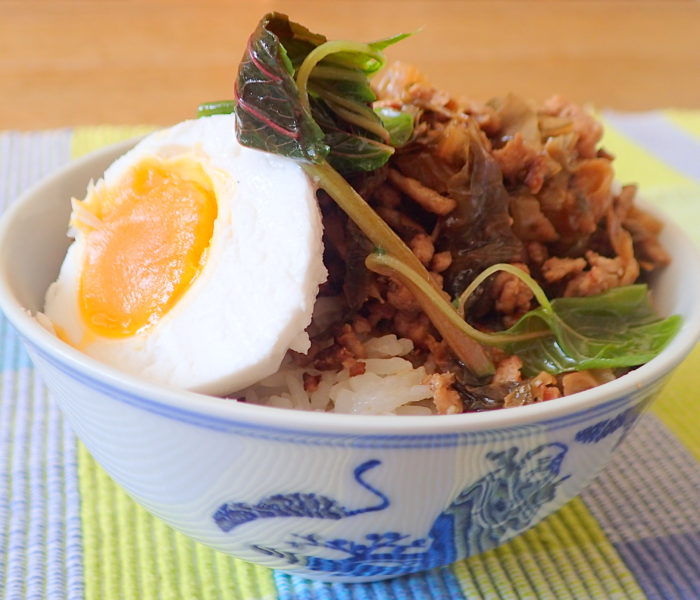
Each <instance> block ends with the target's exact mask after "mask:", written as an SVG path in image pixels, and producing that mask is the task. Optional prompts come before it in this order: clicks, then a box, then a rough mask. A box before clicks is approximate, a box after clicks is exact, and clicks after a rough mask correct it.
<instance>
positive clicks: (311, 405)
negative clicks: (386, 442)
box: [237, 334, 433, 415]
mask: <svg viewBox="0 0 700 600" xmlns="http://www.w3.org/2000/svg"><path fill="white" fill-rule="evenodd" d="M364 346H365V349H366V351H367V358H366V359H363V360H362V362H364V363H365V365H366V369H365V372H364V373H363V374H362V375H355V376H354V377H350V373H349V372H348V370H347V369H343V370H341V371H339V372H338V373H334V372H329V371H318V370H316V369H313V368H310V367H299V366H297V365H295V364H294V363H292V362H291V361H285V363H283V365H282V367H281V368H280V370H279V371H277V373H275V374H273V375H271V376H270V377H267V378H266V379H263V380H262V381H260V382H258V383H257V384H256V385H254V386H252V387H250V388H247V389H245V390H242V391H241V392H240V394H237V395H241V396H244V397H245V399H246V402H249V403H252V404H264V405H267V406H275V407H279V408H293V409H297V410H313V411H320V412H328V411H330V412H338V413H349V414H363V415H381V414H400V415H428V414H432V413H433V410H431V408H430V407H429V404H430V403H429V402H426V401H427V400H430V399H431V398H432V395H433V394H432V391H431V390H430V387H429V386H428V385H425V384H423V380H424V379H425V376H426V370H425V368H424V367H418V368H413V365H412V364H411V363H410V362H409V361H408V360H406V359H405V358H401V357H402V356H405V355H406V354H408V353H409V352H411V350H413V342H412V341H411V340H408V339H399V338H397V337H396V336H395V335H394V334H390V335H385V336H382V337H378V338H372V339H370V340H368V341H366V342H365V343H364ZM304 373H308V374H309V375H319V376H320V378H321V379H320V382H319V385H318V388H317V389H316V390H315V391H313V392H311V393H309V392H307V391H306V390H305V389H304Z"/></svg>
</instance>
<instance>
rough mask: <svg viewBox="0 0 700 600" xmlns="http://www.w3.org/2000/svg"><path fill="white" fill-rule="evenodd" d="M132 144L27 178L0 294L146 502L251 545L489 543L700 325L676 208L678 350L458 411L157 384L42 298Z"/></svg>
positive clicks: (101, 453)
mask: <svg viewBox="0 0 700 600" xmlns="http://www.w3.org/2000/svg"><path fill="white" fill-rule="evenodd" d="M130 146H131V144H130V143H127V144H120V145H116V146H113V147H110V148H108V149H106V150H103V151H101V152H98V153H95V154H93V155H90V156H88V157H86V158H85V159H83V160H81V161H77V162H75V163H73V164H72V165H70V166H68V167H67V168H65V169H63V170H61V171H60V172H58V173H56V174H55V175H54V176H52V177H51V178H49V179H47V180H46V181H44V182H43V183H42V184H40V185H39V186H37V187H35V188H34V189H32V190H30V191H29V192H28V193H27V194H25V195H24V197H23V198H21V199H20V200H19V201H18V202H17V203H16V204H15V205H14V206H13V207H12V208H11V209H10V210H9V211H8V212H7V214H6V215H5V217H4V220H3V223H2V227H1V229H0V249H1V253H0V307H1V308H2V310H3V311H4V312H5V314H6V315H7V317H8V318H9V319H10V321H11V322H12V323H13V324H14V326H15V327H16V328H17V330H18V331H19V332H20V334H21V336H22V338H23V339H24V342H25V344H26V347H27V350H28V352H29V354H30V355H31V357H32V359H33V361H34V364H35V365H36V368H37V369H38V370H39V372H40V373H41V375H42V377H43V378H44V380H45V382H46V384H47V385H48V387H49V388H50V390H51V391H52V393H53V396H54V397H55V399H56V401H57V402H58V403H59V405H60V407H61V409H62V410H63V412H64V414H65V415H66V418H67V419H68V421H69V422H70V425H71V426H72V428H73V429H74V430H75V432H76V433H77V435H78V436H79V438H80V439H81V440H82V441H83V442H84V443H85V445H86V446H87V448H88V449H89V451H90V452H91V453H92V455H93V456H94V457H95V459H96V460H97V461H98V462H99V463H100V464H101V465H102V467H103V468H104V469H105V470H106V471H107V472H108V473H109V474H110V475H111V476H112V477H113V478H114V480H115V481H117V482H118V483H119V484H120V485H121V486H122V487H123V488H124V489H125V490H126V491H127V492H128V493H129V494H130V495H131V496H132V497H133V498H134V499H135V500H136V501H137V502H138V503H139V504H141V505H142V506H144V507H145V508H147V509H148V510H149V511H151V512H152V513H153V514H155V515H157V516H158V517H160V518H161V519H163V520H164V521H166V522H167V523H169V524H171V525H172V526H173V527H175V528H176V529H178V530H180V531H182V532H183V533H185V534H186V535H188V536H190V537H192V538H194V539H196V540H198V541H200V542H202V543H204V544H207V545H209V546H211V547H213V548H216V549H218V550H220V551H222V552H225V553H229V554H232V555H235V556H237V557H239V558H242V559H245V560H249V561H251V562H256V563H259V564H262V565H266V566H269V567H273V568H277V569H283V570H285V571H288V572H290V573H295V574H299V575H303V576H306V577H311V578H318V579H324V580H329V581H330V580H333V581H369V580H374V579H383V578H388V577H394V576H396V575H401V574H404V573H411V572H414V571H420V570H423V569H428V568H431V567H435V566H438V565H443V564H447V563H450V562H453V561H455V560H458V559H461V558H464V557H466V556H469V555H472V554H476V553H479V552H482V551H484V550H488V549H489V548H492V547H494V546H497V545H498V544H501V543H503V542H505V541H506V540H508V539H509V538H511V537H513V536H515V535H517V534H518V533H520V532H522V531H524V530H526V529H528V528H529V527H532V526H533V525H535V524H536V523H537V522H538V521H540V520H541V519H542V518H544V517H545V516H547V515H548V514H550V513H552V512H553V511H555V510H556V509H557V508H559V507H560V506H561V505H562V504H564V503H565V502H567V501H568V500H570V499H571V498H573V497H574V496H576V495H577V494H578V493H579V492H580V491H581V490H582V489H583V487H584V486H586V485H587V484H588V483H589V482H590V481H591V480H592V479H593V478H594V477H595V476H596V474H597V473H598V472H599V471H600V470H601V469H602V468H603V467H604V466H605V464H606V463H607V461H608V460H609V458H610V456H611V454H612V453H613V451H614V450H615V448H616V447H617V446H618V445H619V444H620V442H621V441H622V440H623V439H624V437H625V435H626V434H627V433H628V432H629V430H630V428H631V427H632V426H633V425H634V423H635V422H636V421H637V419H638V418H639V416H640V414H641V413H642V412H643V411H644V410H645V408H646V407H647V406H648V405H649V403H650V402H651V400H652V399H653V398H654V396H655V395H656V394H657V393H658V391H659V389H660V388H661V386H662V385H663V383H664V380H665V379H666V377H667V376H668V375H669V373H670V372H671V371H672V370H673V368H674V367H675V366H676V365H677V364H678V363H679V362H680V361H681V360H682V359H683V357H684V356H686V355H687V354H688V352H689V351H690V350H691V349H692V347H693V345H694V344H695V343H696V341H697V339H698V338H699V337H700V278H697V277H695V276H693V277H688V274H691V273H693V274H697V273H699V272H700V257H699V255H698V251H697V250H696V249H695V248H694V246H693V245H692V243H691V242H690V241H689V240H688V239H687V237H686V236H685V235H684V234H683V233H682V231H681V230H680V229H679V228H678V227H677V226H675V225H673V224H672V223H670V222H669V223H667V225H666V229H665V231H664V233H663V236H662V240H663V242H664V243H665V244H666V247H667V248H668V249H669V251H670V252H671V254H672V256H673V263H672V265H671V266H670V267H668V268H666V269H664V271H663V273H661V274H660V275H659V276H658V278H657V279H656V280H655V281H654V283H653V289H654V298H655V302H656V304H657V307H658V308H659V310H660V311H661V312H662V313H663V314H673V313H678V314H681V315H682V316H683V318H684V323H683V327H682V329H681V331H680V333H679V334H678V336H677V337H676V338H675V339H674V340H673V341H672V342H671V344H670V345H669V346H668V348H666V350H664V351H663V353H662V354H661V355H660V356H658V357H657V358H655V359H654V360H652V361H651V362H649V363H648V364H646V365H644V366H642V367H640V368H639V369H637V370H635V371H634V372H632V373H630V374H628V375H625V376H624V377H622V378H620V379H618V380H616V381H613V382H611V383H607V384H605V385H603V386H601V387H599V388H596V389H593V390H589V391H585V392H581V393H578V394H575V395H574V396H569V397H565V398H561V399H556V400H551V401H548V402H545V403H542V404H535V405H530V406H524V407H518V408H510V409H504V410H500V411H495V412H488V413H478V414H465V415H454V416H447V417H435V416H432V417H419V416H415V417H405V416H404V417H396V416H369V417H365V416H354V415H338V414H325V413H306V412H296V411H290V410H284V409H276V408H270V407H262V406H253V405H247V404H240V403H236V402H235V401H231V400H223V399H219V398H213V397H208V396H203V395H199V394H194V393H190V392H183V391H178V390H174V389H168V388H165V387H159V386H155V385H151V384H148V383H145V382H143V381H140V380H139V379H136V378H134V377H130V376H127V375H124V374H122V373H120V372H119V371H117V370H115V369H112V368H109V367H107V366H105V365H102V364H100V363H98V362H96V361H94V360H92V359H90V358H88V357H87V356H84V355H83V354H81V353H79V352H78V351H77V350H75V349H73V348H71V347H70V346H68V345H66V344H64V343H63V342H61V341H60V340H58V339H56V338H55V337H54V336H52V335H51V334H50V333H48V332H47V331H46V330H45V329H43V328H42V327H41V326H40V325H39V323H38V322H37V321H36V320H35V319H34V318H32V316H31V314H33V313H36V311H38V310H40V309H41V308H42V305H43V298H44V293H45V290H46V288H47V286H48V285H49V283H50V282H51V281H53V280H54V279H55V277H56V274H57V273H58V269H59V266H60V264H61V262H62V260H63V256H64V254H65V250H66V247H67V245H68V241H69V240H68V239H67V238H66V234H65V231H66V223H67V220H68V215H69V212H70V198H71V196H76V197H80V196H81V195H82V194H83V193H84V191H85V187H86V183H87V182H88V181H89V180H90V179H91V178H97V177H99V176H100V175H101V174H102V172H103V171H104V169H105V168H106V167H107V166H108V165H109V164H110V163H111V162H112V161H113V160H114V159H115V158H116V157H117V156H119V155H121V154H122V153H124V152H125V151H126V150H127V149H128V148H129V147H130Z"/></svg>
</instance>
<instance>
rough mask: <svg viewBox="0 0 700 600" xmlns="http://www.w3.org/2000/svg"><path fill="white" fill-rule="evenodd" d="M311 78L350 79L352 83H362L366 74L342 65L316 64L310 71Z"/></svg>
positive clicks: (365, 78)
mask: <svg viewBox="0 0 700 600" xmlns="http://www.w3.org/2000/svg"><path fill="white" fill-rule="evenodd" d="M310 77H311V79H331V80H334V81H352V82H353V83H359V84H364V83H365V82H366V81H367V76H366V75H365V74H364V73H362V72H358V71H353V70H351V69H345V68H343V67H326V66H324V65H318V64H317V65H316V66H315V67H314V70H313V72H312V73H311V76H310Z"/></svg>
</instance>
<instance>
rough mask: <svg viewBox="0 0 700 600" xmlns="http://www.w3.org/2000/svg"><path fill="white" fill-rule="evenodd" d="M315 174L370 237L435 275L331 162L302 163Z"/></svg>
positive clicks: (426, 277) (426, 276) (424, 275)
mask: <svg viewBox="0 0 700 600" xmlns="http://www.w3.org/2000/svg"><path fill="white" fill-rule="evenodd" d="M301 166H302V167H303V169H304V170H305V171H306V173H307V174H308V175H309V176H311V177H312V178H313V179H314V180H315V181H316V182H317V183H318V184H319V185H320V186H321V187H322V188H323V189H324V190H326V192H328V194H329V195H330V196H331V198H333V200H335V202H336V203H337V204H338V206H340V208H341V209H342V210H343V211H344V212H345V213H346V214H347V215H348V217H350V219H352V220H353V221H354V222H355V224H356V225H357V226H358V227H359V228H360V229H361V230H362V231H363V233H364V234H365V235H366V236H367V237H368V238H369V239H370V241H371V242H372V243H373V244H374V245H375V246H376V247H377V248H381V249H382V250H383V251H384V252H386V253H388V254H391V255H392V256H395V257H396V258H398V259H399V260H401V261H402V262H404V263H405V264H407V265H408V266H409V267H410V268H411V269H413V270H414V271H416V272H417V273H419V274H420V277H421V278H423V279H424V280H425V281H428V282H431V281H432V279H431V278H430V275H429V274H428V271H427V270H426V268H425V267H424V266H423V263H421V262H420V261H419V260H418V258H416V255H415V254H413V252H412V251H411V249H410V248H409V247H408V246H406V244H404V242H403V240H402V239H401V238H400V237H399V236H398V235H396V233H395V232H394V230H393V229H392V228H391V227H389V225H388V224H387V223H386V221H384V219H382V218H381V217H380V216H379V215H378V214H377V213H376V212H374V210H373V209H372V207H371V206H370V205H369V204H367V202H365V200H364V198H362V196H360V194H358V193H357V192H356V191H355V190H354V189H353V187H352V186H351V185H350V184H349V183H348V182H347V181H346V180H345V179H344V178H343V177H342V175H340V173H338V172H337V171H336V170H335V169H334V168H333V167H331V166H330V165H329V164H328V163H327V162H323V163H320V164H313V163H301Z"/></svg>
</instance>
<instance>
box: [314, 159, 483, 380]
mask: <svg viewBox="0 0 700 600" xmlns="http://www.w3.org/2000/svg"><path fill="white" fill-rule="evenodd" d="M301 165H302V167H303V169H304V170H305V171H306V173H307V174H308V175H309V176H310V177H312V178H313V179H314V180H315V181H317V182H318V183H319V185H320V186H321V187H322V188H323V189H324V190H325V191H326V192H327V193H328V194H329V195H330V196H331V198H333V200H335V202H336V203H337V204H338V206H340V208H341V209H342V210H343V211H344V212H345V213H346V214H347V215H348V217H350V219H351V220H352V221H354V223H355V224H356V225H357V226H358V227H359V228H360V229H361V230H362V232H363V233H364V234H365V235H366V236H367V237H368V238H369V239H370V241H371V242H372V243H373V244H374V245H375V246H376V247H377V248H379V249H381V251H382V252H381V253H380V254H378V253H375V254H371V255H370V256H368V257H367V261H366V264H367V267H368V268H370V269H372V268H373V267H376V268H377V269H381V268H386V269H387V272H386V274H387V275H390V276H394V275H396V274H399V275H401V277H399V281H401V282H402V283H405V284H407V287H408V289H409V291H411V293H412V294H413V295H414V296H415V297H416V299H417V300H418V302H419V303H420V305H421V308H422V309H423V311H424V312H425V313H426V314H427V315H428V318H430V320H431V322H432V323H433V325H434V326H435V328H436V329H437V330H438V331H439V332H440V335H442V337H443V339H444V340H445V341H446V342H447V344H448V345H449V346H450V348H451V349H452V351H453V352H454V353H455V355H456V356H457V358H459V359H460V360H461V361H462V362H463V363H464V364H465V366H467V367H468V368H469V369H471V370H472V371H473V372H474V374H475V375H476V376H477V377H485V376H487V375H491V374H493V370H494V369H493V364H492V363H491V361H490V359H489V358H488V356H487V355H486V353H485V351H484V349H483V348H482V347H481V346H479V344H478V343H477V342H476V341H474V340H473V339H472V338H471V337H468V334H467V336H466V337H465V336H464V335H463V334H462V331H461V326H460V328H456V327H455V326H454V325H455V322H456V323H460V322H461V323H462V324H465V325H466V323H464V321H463V320H462V319H461V318H460V317H459V315H458V314H457V313H456V311H455V309H454V307H453V306H452V305H451V304H450V303H449V302H448V301H447V300H446V299H445V298H444V297H443V294H444V292H443V291H442V290H441V289H440V288H439V287H438V286H437V285H436V284H435V282H434V281H433V279H432V278H431V277H430V274H429V273H428V271H427V269H426V268H425V267H424V266H423V263H421V262H420V261H419V260H418V258H417V257H416V255H415V254H413V252H412V251H411V249H410V248H409V247H408V246H406V244H404V242H403V240H401V238H400V237H399V236H398V235H396V233H395V232H394V230H393V229H391V227H389V225H388V224H387V223H386V222H385V221H384V219H382V218H381V217H380V216H379V215H378V214H377V213H376V212H374V210H373V209H372V207H371V206H370V205H369V204H367V202H365V200H364V199H363V198H362V196H360V195H359V194H358V193H357V192H356V191H355V190H354V189H353V188H352V186H351V185H350V184H349V183H348V182H347V181H346V180H345V179H343V177H342V176H341V175H340V174H339V173H338V172H337V171H336V170H335V169H334V168H333V167H331V166H330V165H329V164H328V163H326V162H323V163H321V164H312V163H301ZM373 257H374V259H373ZM380 258H381V260H380ZM370 259H373V260H370ZM396 264H398V265H400V269H393V270H392V271H391V272H389V269H391V268H392V265H396ZM404 272H407V273H409V274H410V277H404V276H403V275H402V273H404ZM424 290H429V291H430V293H429V294H424V293H421V292H422V291H424ZM446 314H447V315H448V316H449V318H446V316H445V315H446ZM469 327H471V326H469ZM475 331H476V330H475Z"/></svg>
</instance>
